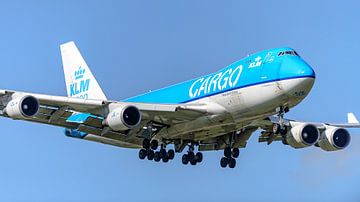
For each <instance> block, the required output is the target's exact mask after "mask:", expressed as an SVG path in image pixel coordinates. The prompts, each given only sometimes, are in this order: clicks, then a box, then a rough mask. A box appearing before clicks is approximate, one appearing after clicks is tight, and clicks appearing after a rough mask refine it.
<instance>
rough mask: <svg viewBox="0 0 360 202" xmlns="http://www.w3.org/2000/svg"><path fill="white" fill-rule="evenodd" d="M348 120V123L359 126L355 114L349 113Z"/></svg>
mask: <svg viewBox="0 0 360 202" xmlns="http://www.w3.org/2000/svg"><path fill="white" fill-rule="evenodd" d="M347 118H348V123H351V124H359V121H358V119H357V118H356V116H355V115H354V114H353V113H348V114H347Z"/></svg>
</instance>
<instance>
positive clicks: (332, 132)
mask: <svg viewBox="0 0 360 202" xmlns="http://www.w3.org/2000/svg"><path fill="white" fill-rule="evenodd" d="M350 140H351V136H350V133H349V132H348V131H347V130H346V129H344V128H338V127H327V128H326V130H325V131H324V132H322V133H321V137H320V140H319V143H318V145H319V146H320V148H321V149H323V150H325V151H337V150H341V149H345V148H346V147H347V146H349V144H350Z"/></svg>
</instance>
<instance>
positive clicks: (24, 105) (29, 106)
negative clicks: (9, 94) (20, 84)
mask: <svg viewBox="0 0 360 202" xmlns="http://www.w3.org/2000/svg"><path fill="white" fill-rule="evenodd" d="M39 108H40V103H39V101H38V99H36V98H35V97H33V96H31V95H25V96H19V97H16V98H14V99H12V100H11V101H10V102H9V103H8V104H7V105H6V108H5V112H6V114H7V115H8V116H9V117H11V118H13V119H23V118H29V117H33V116H35V115H36V114H37V113H38V112H39Z"/></svg>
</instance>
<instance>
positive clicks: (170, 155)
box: [139, 139, 175, 163]
mask: <svg viewBox="0 0 360 202" xmlns="http://www.w3.org/2000/svg"><path fill="white" fill-rule="evenodd" d="M142 145H143V148H142V149H140V151H139V158H140V159H141V160H143V159H145V158H146V157H147V159H148V160H150V161H152V160H154V161H155V162H159V161H160V160H162V161H163V162H164V163H167V162H169V160H173V159H174V157H175V151H174V150H172V149H170V150H168V151H166V145H164V144H161V149H160V151H156V150H157V149H158V147H159V142H158V141H157V140H151V141H150V140H149V139H144V140H143V144H142Z"/></svg>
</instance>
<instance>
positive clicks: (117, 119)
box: [106, 105, 141, 131]
mask: <svg viewBox="0 0 360 202" xmlns="http://www.w3.org/2000/svg"><path fill="white" fill-rule="evenodd" d="M140 122H141V113H140V111H139V109H138V108H136V107H135V106H131V105H125V106H120V107H118V108H115V109H114V110H112V111H111V112H110V113H109V115H108V116H107V118H106V124H107V125H108V126H109V127H110V128H111V129H113V130H115V131H124V130H128V129H132V128H135V127H136V126H138V125H139V124H140Z"/></svg>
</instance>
